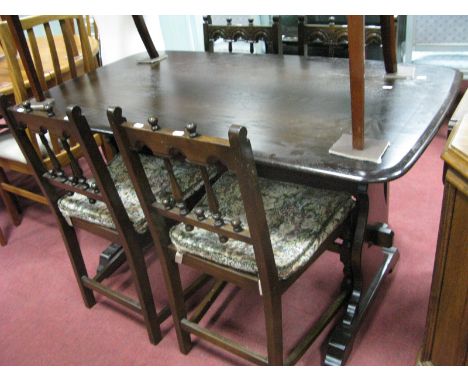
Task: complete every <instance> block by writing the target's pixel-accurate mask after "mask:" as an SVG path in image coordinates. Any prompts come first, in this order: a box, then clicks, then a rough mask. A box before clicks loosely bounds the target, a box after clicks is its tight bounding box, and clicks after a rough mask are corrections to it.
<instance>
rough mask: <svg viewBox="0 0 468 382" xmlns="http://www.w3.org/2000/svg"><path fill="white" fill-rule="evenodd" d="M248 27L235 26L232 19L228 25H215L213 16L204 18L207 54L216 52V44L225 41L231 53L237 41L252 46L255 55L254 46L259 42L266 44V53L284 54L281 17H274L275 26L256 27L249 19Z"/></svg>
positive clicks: (251, 50)
mask: <svg viewBox="0 0 468 382" xmlns="http://www.w3.org/2000/svg"><path fill="white" fill-rule="evenodd" d="M248 23H249V24H248V25H233V24H232V19H231V18H228V19H226V25H213V24H212V19H211V16H203V38H204V46H205V52H213V51H214V43H215V41H216V40H218V39H223V40H224V41H226V42H227V43H228V50H229V53H232V44H233V43H235V42H236V41H240V40H242V41H245V42H247V43H248V44H249V45H250V53H254V44H255V43H258V42H259V41H263V42H264V43H265V50H266V53H274V54H282V53H283V45H282V41H281V38H282V36H281V24H280V17H279V16H273V24H272V25H270V26H266V25H254V20H253V19H248Z"/></svg>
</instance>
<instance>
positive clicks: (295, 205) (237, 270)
mask: <svg viewBox="0 0 468 382" xmlns="http://www.w3.org/2000/svg"><path fill="white" fill-rule="evenodd" d="M108 118H109V121H110V124H111V126H112V129H113V131H114V136H115V139H116V142H117V144H118V146H119V149H120V152H121V155H122V157H123V159H124V162H125V164H126V166H127V169H128V172H129V175H130V178H131V179H132V181H133V184H134V186H135V190H136V192H137V195H138V197H139V199H140V203H141V205H142V208H143V211H144V212H145V215H146V218H147V220H148V224H149V229H150V232H151V234H152V237H153V241H154V243H155V246H156V249H157V251H158V252H159V253H161V264H162V266H163V271H164V272H165V278H166V280H167V282H168V286H167V289H168V291H169V301H170V304H171V309H172V312H173V318H174V325H175V328H176V333H177V336H178V342H179V347H180V350H181V352H182V353H184V354H186V353H188V352H189V351H190V349H191V346H192V343H191V339H190V334H193V335H197V336H199V337H200V338H202V339H204V340H207V341H209V342H211V343H212V344H214V345H217V346H220V347H221V348H223V349H225V350H228V351H230V352H232V353H234V354H236V355H238V356H240V357H243V358H245V359H247V360H249V361H251V362H254V363H257V364H261V365H265V364H269V365H282V364H287V365H292V364H295V363H296V362H297V361H298V360H299V359H300V357H301V356H302V355H303V354H304V353H305V351H306V350H307V348H308V347H309V346H310V345H311V344H312V342H313V341H314V339H315V338H316V337H317V336H318V335H319V333H320V332H321V331H322V330H323V329H324V328H325V327H326V326H327V324H328V323H329V322H330V320H331V319H332V318H333V317H334V316H335V314H336V313H337V311H338V310H339V309H340V307H341V306H343V304H344V303H345V302H348V303H349V302H350V301H351V304H352V303H353V301H354V300H353V299H355V298H357V296H359V294H360V288H361V270H360V256H361V250H362V243H363V238H364V230H365V226H366V222H367V205H368V204H367V198H366V196H365V195H356V200H357V201H354V199H353V197H352V195H351V194H349V193H347V192H342V191H332V190H324V189H317V188H312V187H307V186H303V185H299V184H291V183H285V182H277V181H273V180H269V179H265V178H259V177H258V176H257V173H256V166H255V162H254V157H253V153H252V148H251V145H250V142H249V140H248V139H247V130H246V129H245V128H244V127H240V126H231V128H230V129H229V140H225V139H219V138H213V137H206V136H201V135H199V134H198V133H197V131H196V125H195V124H188V125H187V126H186V128H185V132H184V134H181V133H180V132H178V133H174V131H173V130H170V129H167V128H163V127H159V126H156V127H154V126H151V125H149V124H146V125H144V126H143V127H141V126H139V127H138V128H135V127H134V126H133V125H134V124H133V123H131V122H127V121H126V120H125V118H123V117H122V110H121V109H120V108H115V109H110V110H109V111H108ZM143 149H144V150H145V151H146V152H149V153H152V154H153V155H154V156H156V157H161V158H163V159H164V161H165V162H166V167H167V168H168V170H170V169H171V167H172V165H171V163H172V161H174V158H176V157H177V158H181V157H182V158H185V160H186V161H187V162H188V163H191V164H193V165H196V166H198V168H199V171H200V175H201V176H202V178H203V179H204V184H205V190H206V196H205V197H204V198H203V199H202V200H201V201H200V202H199V203H197V204H196V206H195V207H194V208H192V209H189V208H187V206H186V205H185V204H184V202H183V196H184V193H183V192H182V188H181V187H180V179H179V178H178V177H177V175H176V174H175V173H174V172H173V171H169V175H168V176H169V177H170V181H171V186H172V195H170V196H168V197H166V198H165V199H163V200H162V201H160V200H158V199H157V197H156V196H155V195H154V193H153V192H152V191H151V188H150V186H149V182H148V179H147V178H146V176H145V173H144V170H143V167H142V163H141V161H140V159H139V155H138V152H139V151H140V150H143ZM213 165H218V166H220V167H224V168H225V169H227V171H226V172H225V173H224V174H223V175H221V177H220V178H219V179H218V180H217V181H216V182H215V183H214V184H213V185H212V184H211V183H210V182H209V181H208V175H207V171H208V170H207V168H209V166H213ZM264 200H268V209H265V208H264ZM166 221H174V222H178V223H180V224H177V225H175V226H173V227H172V228H171V229H168V227H167V225H166ZM327 249H328V250H332V251H336V252H338V253H340V255H341V260H342V261H343V263H344V264H345V277H344V280H343V284H342V290H341V292H339V293H337V297H336V299H335V300H334V301H333V303H331V304H330V305H329V307H327V308H326V309H325V311H324V312H323V313H322V315H321V317H320V318H319V320H318V321H317V323H316V324H315V325H314V327H313V328H312V329H311V330H310V331H308V332H307V334H306V335H305V336H304V338H303V339H302V340H300V341H299V342H298V343H297V344H296V346H295V347H294V349H293V350H292V352H291V353H290V354H289V356H288V357H284V351H283V331H282V303H281V299H282V295H283V294H284V292H286V291H287V290H288V288H289V287H290V286H291V285H292V284H293V283H294V282H295V281H296V280H297V279H298V278H299V276H300V275H302V274H303V272H304V271H305V270H306V269H307V268H308V267H309V266H310V265H311V264H313V263H314V262H315V260H317V258H318V257H319V256H320V255H322V254H323V253H324V251H325V250H327ZM177 263H178V264H183V265H186V266H188V267H193V268H196V269H198V270H199V271H202V272H204V273H207V274H210V275H212V276H213V277H215V279H217V280H218V281H217V283H216V285H215V286H214V287H213V289H212V292H211V293H210V294H209V296H208V297H207V298H206V299H204V300H202V302H201V304H200V306H198V307H196V308H195V309H194V311H193V313H192V315H191V317H190V318H188V317H187V309H186V307H185V304H184V301H183V295H182V286H181V282H180V275H179V266H178V264H177ZM226 282H230V283H233V284H235V285H237V286H239V287H242V288H247V289H249V290H250V291H252V292H253V293H257V294H260V295H261V296H262V300H263V308H264V314H265V324H266V333H267V356H266V357H265V356H263V355H261V354H258V353H257V352H253V351H252V350H250V349H248V348H246V347H245V346H242V345H240V344H238V343H236V342H234V341H232V340H230V339H228V338H226V337H224V336H222V335H221V334H219V333H216V332H215V331H213V330H210V329H207V328H206V327H202V326H201V325H200V324H199V322H200V320H201V318H202V316H203V314H204V313H206V311H207V310H208V308H209V306H207V304H208V302H210V303H212V301H213V300H214V299H215V298H216V296H218V295H219V293H220V290H222V288H223V287H224V285H225V284H226ZM348 298H349V300H348Z"/></svg>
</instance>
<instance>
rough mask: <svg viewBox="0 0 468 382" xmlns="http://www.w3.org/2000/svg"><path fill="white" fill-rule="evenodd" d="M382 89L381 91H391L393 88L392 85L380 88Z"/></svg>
mask: <svg viewBox="0 0 468 382" xmlns="http://www.w3.org/2000/svg"><path fill="white" fill-rule="evenodd" d="M382 89H383V90H392V89H393V86H392V85H384V86H382Z"/></svg>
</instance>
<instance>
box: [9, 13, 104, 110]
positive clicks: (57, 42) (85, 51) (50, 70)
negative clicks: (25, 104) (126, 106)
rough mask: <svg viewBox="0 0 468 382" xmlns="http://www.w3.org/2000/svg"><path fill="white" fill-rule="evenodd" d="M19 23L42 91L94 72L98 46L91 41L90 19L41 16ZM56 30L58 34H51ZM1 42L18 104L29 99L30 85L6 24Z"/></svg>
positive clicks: (76, 16) (74, 16)
mask: <svg viewBox="0 0 468 382" xmlns="http://www.w3.org/2000/svg"><path fill="white" fill-rule="evenodd" d="M20 21H21V27H22V29H23V31H24V32H25V34H26V36H27V44H28V48H29V50H30V52H31V55H32V58H33V61H34V68H35V72H36V73H37V76H38V78H39V83H40V85H41V88H42V90H46V89H48V88H49V87H50V84H53V85H59V84H61V83H62V82H63V81H65V80H67V79H70V78H76V77H77V76H78V75H80V74H83V73H88V72H90V71H93V70H95V69H96V67H97V59H96V57H95V55H97V51H98V49H97V48H98V47H97V46H95V40H94V39H93V40H90V37H91V35H90V33H91V25H90V23H91V20H89V19H85V18H84V17H83V16H81V15H67V16H55V15H54V16H50V15H47V16H45V15H40V16H28V17H24V18H21V20H20ZM56 30H57V31H60V32H61V33H59V34H56V33H54V32H55V31H56ZM40 34H44V35H45V41H44V38H42V37H39V36H38V35H40ZM0 41H1V44H2V47H3V51H4V54H5V59H6V60H7V62H8V66H9V68H10V73H11V81H12V84H13V92H14V96H15V100H16V103H20V102H22V101H24V100H25V99H27V98H29V96H28V94H29V93H28V88H29V87H30V86H31V85H30V84H29V81H28V78H26V76H25V71H26V70H29V69H28V68H27V67H26V66H23V65H22V63H21V62H20V60H18V58H17V46H16V45H15V39H14V36H12V34H11V32H10V30H9V28H8V25H7V22H6V21H2V22H1V23H0ZM42 41H44V43H42ZM91 41H92V44H93V45H91ZM96 41H97V40H96ZM40 48H43V49H40Z"/></svg>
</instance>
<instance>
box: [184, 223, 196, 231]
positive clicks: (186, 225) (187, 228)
mask: <svg viewBox="0 0 468 382" xmlns="http://www.w3.org/2000/svg"><path fill="white" fill-rule="evenodd" d="M193 228H194V227H193V225H191V224H185V230H186V231H187V232H191V231H193Z"/></svg>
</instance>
